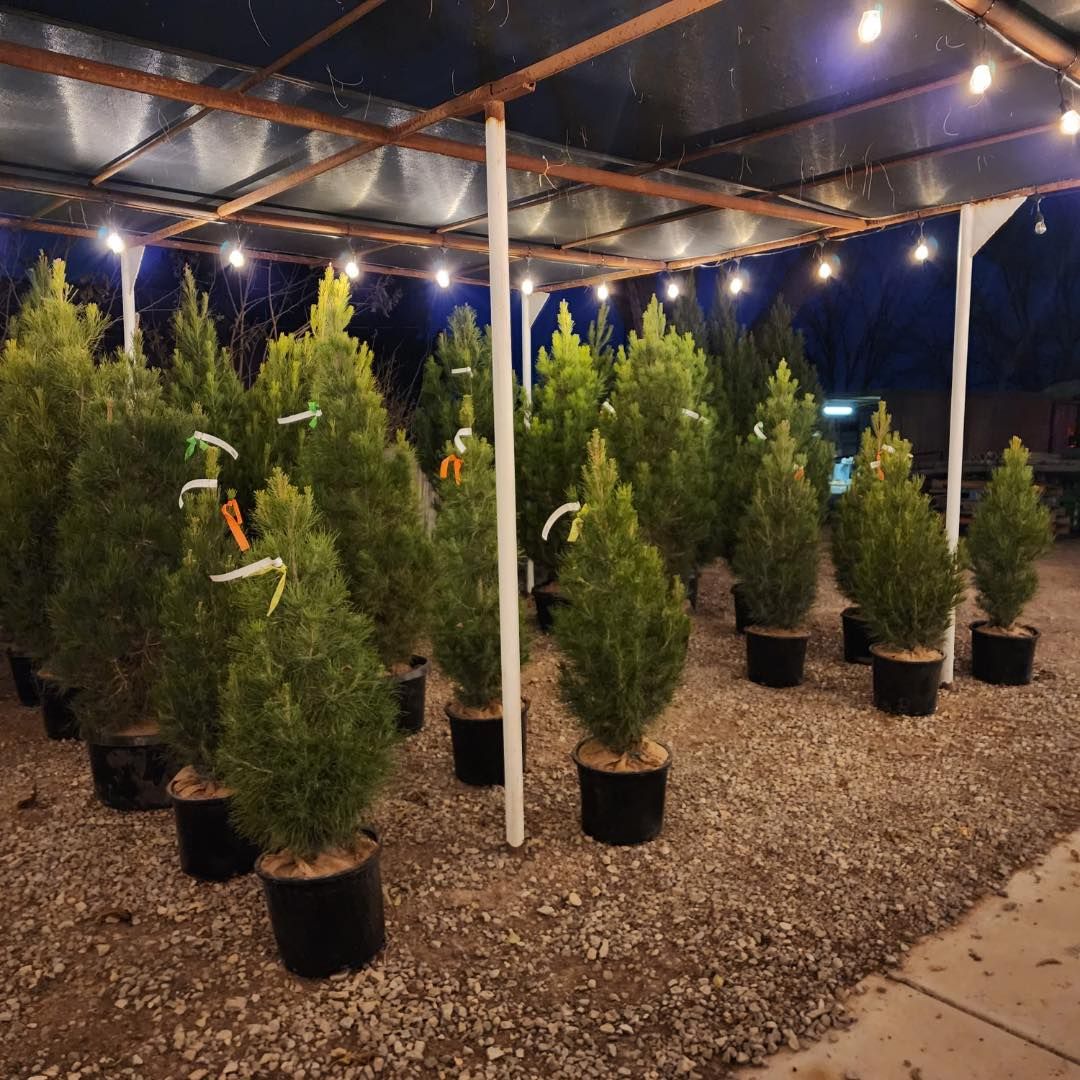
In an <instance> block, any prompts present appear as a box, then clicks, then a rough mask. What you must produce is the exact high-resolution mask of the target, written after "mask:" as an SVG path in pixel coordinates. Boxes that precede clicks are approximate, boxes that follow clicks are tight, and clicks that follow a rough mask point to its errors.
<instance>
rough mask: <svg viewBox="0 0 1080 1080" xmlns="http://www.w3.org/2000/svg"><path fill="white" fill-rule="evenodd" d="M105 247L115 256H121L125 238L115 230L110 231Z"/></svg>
mask: <svg viewBox="0 0 1080 1080" xmlns="http://www.w3.org/2000/svg"><path fill="white" fill-rule="evenodd" d="M105 246H106V247H107V248H108V249H109V250H110V251H111V252H112V253H113V254H114V255H119V254H120V252H121V251H123V250H124V238H123V237H122V236H121V235H120V234H119V233H118V232H117V231H116V230H115V229H110V230H109V235H108V236H106V237H105Z"/></svg>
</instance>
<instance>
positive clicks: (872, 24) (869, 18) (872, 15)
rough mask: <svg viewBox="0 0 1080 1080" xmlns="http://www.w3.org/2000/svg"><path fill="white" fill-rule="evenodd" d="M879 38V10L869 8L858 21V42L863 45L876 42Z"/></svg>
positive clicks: (877, 8)
mask: <svg viewBox="0 0 1080 1080" xmlns="http://www.w3.org/2000/svg"><path fill="white" fill-rule="evenodd" d="M879 37H881V8H879V7H875V8H870V9H869V10H867V11H864V12H863V13H862V18H861V19H860V20H859V40H860V41H861V42H862V43H863V44H864V45H869V44H870V42H871V41H877V39H878V38H879Z"/></svg>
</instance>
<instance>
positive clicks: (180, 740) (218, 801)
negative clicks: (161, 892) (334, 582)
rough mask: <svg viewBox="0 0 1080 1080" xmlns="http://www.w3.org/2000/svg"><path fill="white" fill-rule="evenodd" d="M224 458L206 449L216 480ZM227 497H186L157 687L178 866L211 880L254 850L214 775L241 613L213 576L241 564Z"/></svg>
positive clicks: (231, 871) (242, 868) (240, 868)
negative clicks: (172, 770) (230, 651)
mask: <svg viewBox="0 0 1080 1080" xmlns="http://www.w3.org/2000/svg"><path fill="white" fill-rule="evenodd" d="M217 459H218V451H217V449H216V448H215V447H211V448H210V449H208V450H207V452H206V463H205V469H204V470H203V471H204V473H205V476H206V478H207V479H213V480H216V479H217V478H218V460H217ZM221 502H222V496H221V495H219V494H218V492H217V491H216V490H211V491H196V492H194V493H192V494H189V495H187V496H186V497H185V500H184V509H183V513H184V515H185V520H184V530H183V531H184V536H183V549H184V555H183V561H182V562H181V563H180V565H179V567H177V569H176V570H174V571H173V572H172V573H171V574H170V575H169V579H168V582H167V584H166V586H165V592H164V595H163V597H162V603H161V642H162V663H161V674H160V678H159V680H158V683H157V686H156V687H155V689H154V700H155V702H156V704H157V710H158V721H159V723H160V725H161V735H162V738H163V739H164V740H165V742H166V743H167V744H168V746H169V748H170V750H171V751H172V756H173V760H174V761H176V763H177V764H179V765H181V768H180V771H179V772H178V773H177V774H176V775H175V776H174V777H173V778H172V780H171V781H170V783H169V785H168V794H169V797H170V798H171V799H172V805H173V814H174V816H175V818H176V835H177V841H178V845H179V852H180V869H181V870H183V872H184V873H185V874H189V875H190V876H191V877H196V878H201V879H203V880H206V881H226V880H227V879H228V878H231V877H234V876H235V875H237V874H246V873H247V872H248V871H249V870H250V869H251V867H252V865H253V864H254V862H255V856H256V854H257V852H256V850H255V848H254V847H253V846H252V845H251V844H250V843H249V842H248V841H247V840H245V839H243V838H242V837H241V836H240V835H239V834H238V833H237V832H236V829H235V828H234V827H233V825H232V822H231V820H230V817H229V811H230V808H231V806H232V792H231V791H229V789H228V788H226V787H225V786H224V785H223V784H222V783H221V781H220V780H219V779H218V776H217V773H218V769H217V758H218V743H219V740H220V738H221V703H220V695H221V687H222V684H223V682H224V680H225V673H226V669H227V662H228V661H227V646H228V642H229V640H230V638H231V636H232V634H233V631H234V629H235V622H236V619H235V605H233V604H232V603H231V598H230V596H229V595H228V592H227V590H226V589H224V588H223V587H222V586H221V585H219V584H216V583H215V582H213V581H211V580H210V575H211V574H215V575H220V574H227V573H229V572H230V571H232V570H234V569H235V568H236V567H237V566H238V565H239V562H240V549H239V546H238V542H237V541H236V540H235V539H234V538H233V536H232V535H230V530H229V527H228V526H227V524H226V521H225V519H224V518H223V517H222V512H221V505H220V504H221ZM241 535H243V534H242V533H241ZM245 542H247V541H246V538H245Z"/></svg>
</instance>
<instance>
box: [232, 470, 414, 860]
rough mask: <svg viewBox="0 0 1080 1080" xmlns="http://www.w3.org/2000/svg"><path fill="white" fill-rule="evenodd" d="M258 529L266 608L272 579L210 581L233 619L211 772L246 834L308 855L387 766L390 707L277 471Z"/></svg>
mask: <svg viewBox="0 0 1080 1080" xmlns="http://www.w3.org/2000/svg"><path fill="white" fill-rule="evenodd" d="M255 525H256V530H257V532H258V534H259V540H258V541H257V542H256V543H255V545H254V547H253V549H252V552H251V558H252V560H253V561H254V560H257V559H260V558H281V559H282V560H283V561H284V563H285V565H286V567H287V575H286V584H285V591H284V594H283V595H282V599H281V603H280V604H279V605H278V607H277V608H276V609H275V610H274V612H273V614H271V615H267V605H268V602H269V599H270V597H271V595H272V593H273V591H274V581H275V580H276V577H275V576H274V575H273V574H271V575H267V576H262V577H252V578H245V579H243V580H241V581H237V582H231V583H227V584H223V585H220V586H218V587H219V588H221V589H228V590H230V591H231V592H232V594H233V603H234V604H235V606H236V608H237V614H238V618H239V630H238V632H237V633H236V635H235V637H234V638H233V640H232V644H231V647H230V663H229V673H228V679H227V681H226V684H225V688H224V690H223V691H222V702H221V703H222V739H221V746H220V750H219V753H218V769H219V773H220V776H221V779H222V781H223V782H224V783H225V784H226V785H227V786H228V787H230V788H232V789H233V791H234V796H233V812H234V816H235V821H236V824H237V826H238V828H239V829H240V831H241V832H242V833H243V834H244V835H245V836H247V837H248V838H249V839H251V840H252V841H253V842H255V843H256V844H258V845H260V846H261V848H262V849H263V850H264V851H277V850H282V849H284V850H287V851H289V852H290V853H292V854H293V855H295V856H297V857H298V858H301V859H310V858H312V857H314V856H316V855H318V854H319V853H320V852H322V851H325V850H327V849H330V848H334V847H344V846H348V845H350V844H351V842H352V841H353V840H354V838H355V836H356V833H357V831H358V829H359V827H360V825H361V823H362V817H363V815H364V813H365V812H366V811H367V809H368V807H369V806H370V805H371V802H372V800H373V798H374V797H375V794H376V792H377V791H378V789H379V787H380V786H381V785H382V783H383V782H384V780H385V779H386V778H387V776H388V775H389V772H390V770H391V768H392V764H393V754H392V750H393V744H394V741H395V731H394V716H395V712H396V705H395V702H394V698H393V694H392V691H391V689H390V686H389V684H388V682H387V680H386V679H385V677H384V674H383V666H382V664H381V663H380V661H379V658H378V656H377V655H376V653H375V650H374V647H373V640H372V631H371V624H370V622H369V621H368V619H367V618H365V617H364V616H363V615H360V614H358V613H356V612H353V611H352V610H350V607H349V600H348V588H347V586H346V583H345V577H344V575H343V574H342V572H341V567H340V564H339V562H338V557H337V552H336V550H335V547H334V541H333V538H332V537H331V535H330V534H329V533H328V532H327V531H326V530H325V529H324V528H323V527H322V524H321V522H320V519H319V515H318V512H317V511H316V510H315V505H314V501H313V499H312V497H311V492H310V491H305V492H303V493H301V492H299V491H297V489H296V488H294V487H293V486H292V485H291V484H290V483H289V480H288V477H287V476H285V474H284V473H283V472H281V470H280V469H275V470H274V472H273V473H272V474H271V476H270V480H269V483H268V485H267V487H266V489H265V490H263V491H260V492H259V493H258V494H257V495H256V509H255Z"/></svg>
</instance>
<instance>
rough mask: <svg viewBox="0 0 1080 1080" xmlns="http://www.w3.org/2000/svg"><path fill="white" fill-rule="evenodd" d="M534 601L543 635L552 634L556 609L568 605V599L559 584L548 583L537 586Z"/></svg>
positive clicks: (534, 591)
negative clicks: (561, 605) (560, 589)
mask: <svg viewBox="0 0 1080 1080" xmlns="http://www.w3.org/2000/svg"><path fill="white" fill-rule="evenodd" d="M533 600H534V601H535V602H536V621H537V622H538V623H539V624H540V629H541V631H542V632H543V633H545V634H550V633H551V631H552V630H553V629H554V628H555V609H556V608H557V607H559V605H560V604H565V603H566V597H565V596H563V595H562V593H560V592H559V583H558V582H557V581H548V582H546V583H545V584H543V585H537V586H536V588H535V589H533Z"/></svg>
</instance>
